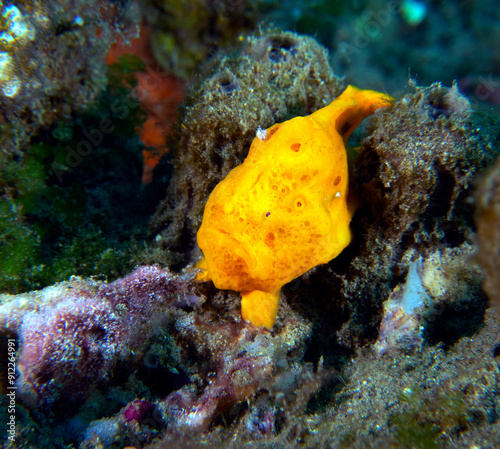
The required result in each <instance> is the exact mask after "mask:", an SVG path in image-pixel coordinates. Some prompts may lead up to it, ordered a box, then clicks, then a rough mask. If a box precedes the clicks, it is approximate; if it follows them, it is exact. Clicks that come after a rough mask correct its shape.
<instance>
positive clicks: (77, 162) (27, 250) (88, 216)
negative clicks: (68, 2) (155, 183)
mask: <svg viewBox="0 0 500 449" xmlns="http://www.w3.org/2000/svg"><path fill="white" fill-rule="evenodd" d="M136 65H137V64H136V61H133V60H128V59H124V60H120V62H119V63H118V64H114V65H113V67H111V68H110V83H109V85H108V89H107V90H106V91H105V92H104V93H103V94H102V95H101V96H100V98H99V100H98V101H97V102H96V103H95V104H94V105H92V107H91V108H87V110H86V111H85V113H82V114H80V115H78V116H75V117H74V118H73V119H71V120H66V121H60V122H58V123H57V124H55V125H54V126H52V127H50V128H48V129H47V130H45V131H44V132H42V133H40V134H39V135H38V136H36V137H32V141H31V145H30V146H29V147H27V148H26V150H25V151H24V152H23V153H22V154H20V155H15V156H14V155H12V154H9V155H6V154H5V153H3V154H2V160H1V161H0V179H1V180H2V183H1V185H0V191H1V194H0V195H1V199H0V242H1V244H0V258H1V261H0V273H1V274H0V291H1V292H8V293H20V292H24V291H28V290H32V289H38V288H42V287H44V286H47V285H50V284H53V283H55V282H59V281H62V280H65V279H68V278H69V277H70V276H72V275H79V276H96V275H99V276H102V277H105V278H108V279H115V278H117V277H119V276H123V275H125V274H126V273H128V272H129V271H130V270H131V269H132V268H133V267H134V266H135V265H136V264H137V263H138V262H137V260H136V258H135V255H136V254H138V253H139V252H140V248H141V247H142V245H143V244H142V242H141V239H142V235H143V231H144V229H143V226H144V223H145V222H146V220H147V218H148V216H149V215H150V214H151V213H152V212H153V211H154V207H155V205H154V204H152V202H154V200H153V199H152V198H154V197H155V196H154V195H153V194H151V187H145V186H143V185H142V184H141V174H142V153H141V152H142V148H143V146H142V144H141V143H140V141H139V139H138V137H137V136H136V135H135V129H136V127H137V126H138V125H139V124H140V123H141V122H142V121H143V120H144V118H145V114H144V113H143V112H142V110H141V109H140V108H139V106H138V104H137V101H136V100H135V99H134V98H132V96H131V91H130V88H131V87H133V85H132V84H131V83H132V82H133V79H132V77H131V76H129V73H130V72H131V71H132V70H134V69H135V67H136ZM120 73H122V74H123V76H120ZM123 80H125V81H126V82H127V83H129V84H128V85H127V84H124V83H123ZM116 101H119V102H120V103H119V104H117V103H116ZM125 108H126V112H127V113H126V114H125V113H124V111H125Z"/></svg>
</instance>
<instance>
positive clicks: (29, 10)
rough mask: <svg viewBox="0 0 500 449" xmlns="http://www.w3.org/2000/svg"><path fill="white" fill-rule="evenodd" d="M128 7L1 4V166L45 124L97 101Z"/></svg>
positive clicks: (67, 1) (68, 0) (64, 1)
mask: <svg viewBox="0 0 500 449" xmlns="http://www.w3.org/2000/svg"><path fill="white" fill-rule="evenodd" d="M126 3H127V2H124V5H125V4H126ZM98 9H99V10H100V14H99V15H98V16H96V15H94V14H93V13H91V12H89V11H94V10H98ZM127 12H128V10H127V7H124V6H123V5H122V6H118V5H117V3H116V2H112V1H105V2H98V1H94V0H92V1H90V2H88V1H85V2H83V1H76V0H59V1H54V2H50V4H48V3H46V2H43V1H34V2H29V3H26V2H17V3H16V4H11V5H9V4H3V3H2V4H1V5H0V14H1V19H0V29H1V31H2V39H0V61H1V62H0V64H1V70H0V72H1V73H0V86H1V87H0V105H1V109H2V113H1V115H0V123H1V127H2V153H0V166H1V165H2V163H3V160H4V159H5V158H6V157H9V155H10V153H12V152H14V151H15V152H19V151H20V150H21V147H22V145H23V144H25V143H26V142H27V141H28V140H29V138H30V137H31V136H32V135H34V134H36V132H37V131H38V129H39V128H40V127H41V126H48V125H50V124H52V123H54V122H55V121H56V120H59V119H67V118H69V117H71V114H72V113H73V112H76V111H81V110H82V109H84V108H85V107H86V106H88V105H90V104H92V103H93V102H94V101H95V99H96V97H97V95H98V94H99V93H100V92H102V91H103V90H104V88H105V87H106V71H105V70H104V69H105V61H104V55H105V54H106V52H107V50H108V49H109V46H110V45H111V43H112V42H113V40H114V38H115V35H116V34H117V33H118V32H120V30H121V27H122V26H123V24H124V23H125V22H126V21H129V20H130V17H128V16H127Z"/></svg>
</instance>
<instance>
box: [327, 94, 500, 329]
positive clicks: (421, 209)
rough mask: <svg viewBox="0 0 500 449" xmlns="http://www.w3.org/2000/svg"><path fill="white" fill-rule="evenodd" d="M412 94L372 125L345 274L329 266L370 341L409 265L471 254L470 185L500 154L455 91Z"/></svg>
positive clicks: (358, 169)
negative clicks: (434, 256)
mask: <svg viewBox="0 0 500 449" xmlns="http://www.w3.org/2000/svg"><path fill="white" fill-rule="evenodd" d="M410 89H411V90H410V92H409V93H407V94H406V95H405V96H404V97H402V98H401V99H399V100H398V101H396V103H395V104H394V105H393V106H392V107H391V108H389V110H388V111H387V112H385V113H382V114H380V115H377V116H375V117H374V119H373V121H372V125H371V132H369V135H368V137H367V138H366V139H365V140H364V141H363V143H362V147H361V151H360V154H359V157H358V159H357V160H356V163H355V169H354V179H353V184H354V190H355V191H356V192H357V194H358V195H359V197H360V198H361V199H363V200H364V201H365V206H364V207H363V208H361V209H360V210H359V213H358V214H357V215H356V216H355V217H354V220H353V228H354V230H355V232H357V233H358V239H357V240H356V241H355V242H354V245H351V247H349V248H348V250H347V253H349V254H346V257H349V258H350V261H349V263H348V265H347V270H346V267H345V265H344V266H342V267H340V266H337V265H336V264H335V260H334V261H333V262H332V263H331V264H330V265H331V267H332V270H331V272H332V276H333V277H334V278H335V277H338V276H342V277H343V280H342V281H341V282H339V283H338V284H337V285H339V287H340V288H341V291H342V296H343V297H344V298H346V300H347V301H348V302H349V304H350V306H351V307H352V309H351V310H352V313H353V316H354V318H355V321H356V320H359V321H360V322H363V323H364V330H363V333H365V335H369V334H370V325H368V322H369V321H370V320H373V319H374V318H375V317H376V316H377V315H376V313H375V314H374V312H375V310H376V309H377V308H378V307H379V304H381V302H382V301H383V300H385V299H386V298H387V297H388V295H389V293H390V291H391V289H393V288H394V287H395V286H396V285H397V283H399V280H401V279H402V278H403V276H404V275H405V274H406V272H407V270H408V266H409V263H410V261H411V260H413V259H415V258H417V257H419V256H423V257H424V258H425V257H427V256H428V255H429V254H430V253H432V252H435V251H437V250H440V249H444V248H460V247H462V248H463V251H464V252H465V253H468V252H469V250H467V246H466V245H468V244H471V243H473V235H474V224H473V220H472V212H473V206H472V204H471V202H470V201H469V200H468V196H469V195H470V192H471V187H472V181H473V180H474V177H475V176H476V175H477V173H478V172H479V171H480V170H481V169H483V168H484V167H485V166H486V165H488V164H490V163H491V161H492V159H493V157H494V154H495V152H496V151H498V150H497V149H496V148H495V145H494V142H495V139H496V137H495V135H494V134H488V133H480V132H479V131H480V130H481V123H482V122H481V117H479V116H477V115H475V114H473V113H472V111H470V109H469V104H468V101H467V99H466V98H465V97H463V96H462V95H461V94H460V93H459V92H458V91H457V89H456V87H455V86H454V87H451V88H446V87H443V86H441V85H440V84H436V85H433V86H430V87H428V88H417V87H415V86H410ZM462 245H465V246H462ZM343 263H344V264H345V263H346V261H345V260H344V261H343ZM344 272H345V274H344ZM360 297H362V298H363V305H362V306H360V307H358V306H357V304H359V302H358V301H356V298H360ZM370 303H371V305H370ZM371 307H373V309H371ZM368 315H371V318H369V317H368ZM377 324H378V323H375V322H372V325H374V326H376V325H377ZM373 330H375V329H374V328H372V331H373ZM345 337H346V336H345Z"/></svg>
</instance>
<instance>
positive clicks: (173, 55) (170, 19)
mask: <svg viewBox="0 0 500 449" xmlns="http://www.w3.org/2000/svg"><path fill="white" fill-rule="evenodd" d="M144 3H145V5H144V6H143V9H144V11H143V16H144V19H145V21H146V22H148V23H149V24H150V25H151V26H152V49H153V53H154V55H155V58H156V59H157V60H158V61H159V63H160V64H161V66H162V67H163V68H164V69H165V70H168V71H169V72H170V73H174V74H175V75H176V76H178V77H180V78H182V79H186V78H192V77H193V76H194V75H195V73H196V72H197V71H198V70H199V67H200V64H203V63H205V62H206V61H207V59H209V58H210V56H211V55H213V53H215V52H217V51H220V50H221V48H224V47H227V46H229V45H232V43H233V42H234V41H235V40H236V39H237V37H238V35H239V34H241V33H243V32H245V30H248V29H253V28H254V26H255V24H256V20H257V14H256V9H257V5H256V3H257V2H255V1H250V0H238V1H231V0H215V1H209V0H189V1H183V2H181V1H173V2H172V1H168V0H148V1H147V2H144Z"/></svg>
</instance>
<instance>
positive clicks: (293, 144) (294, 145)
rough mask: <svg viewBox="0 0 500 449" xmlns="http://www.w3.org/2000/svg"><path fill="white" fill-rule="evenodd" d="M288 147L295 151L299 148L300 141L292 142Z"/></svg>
mask: <svg viewBox="0 0 500 449" xmlns="http://www.w3.org/2000/svg"><path fill="white" fill-rule="evenodd" d="M290 149H291V150H292V151H295V152H296V153H297V152H298V151H299V150H300V143H292V144H291V145H290Z"/></svg>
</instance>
